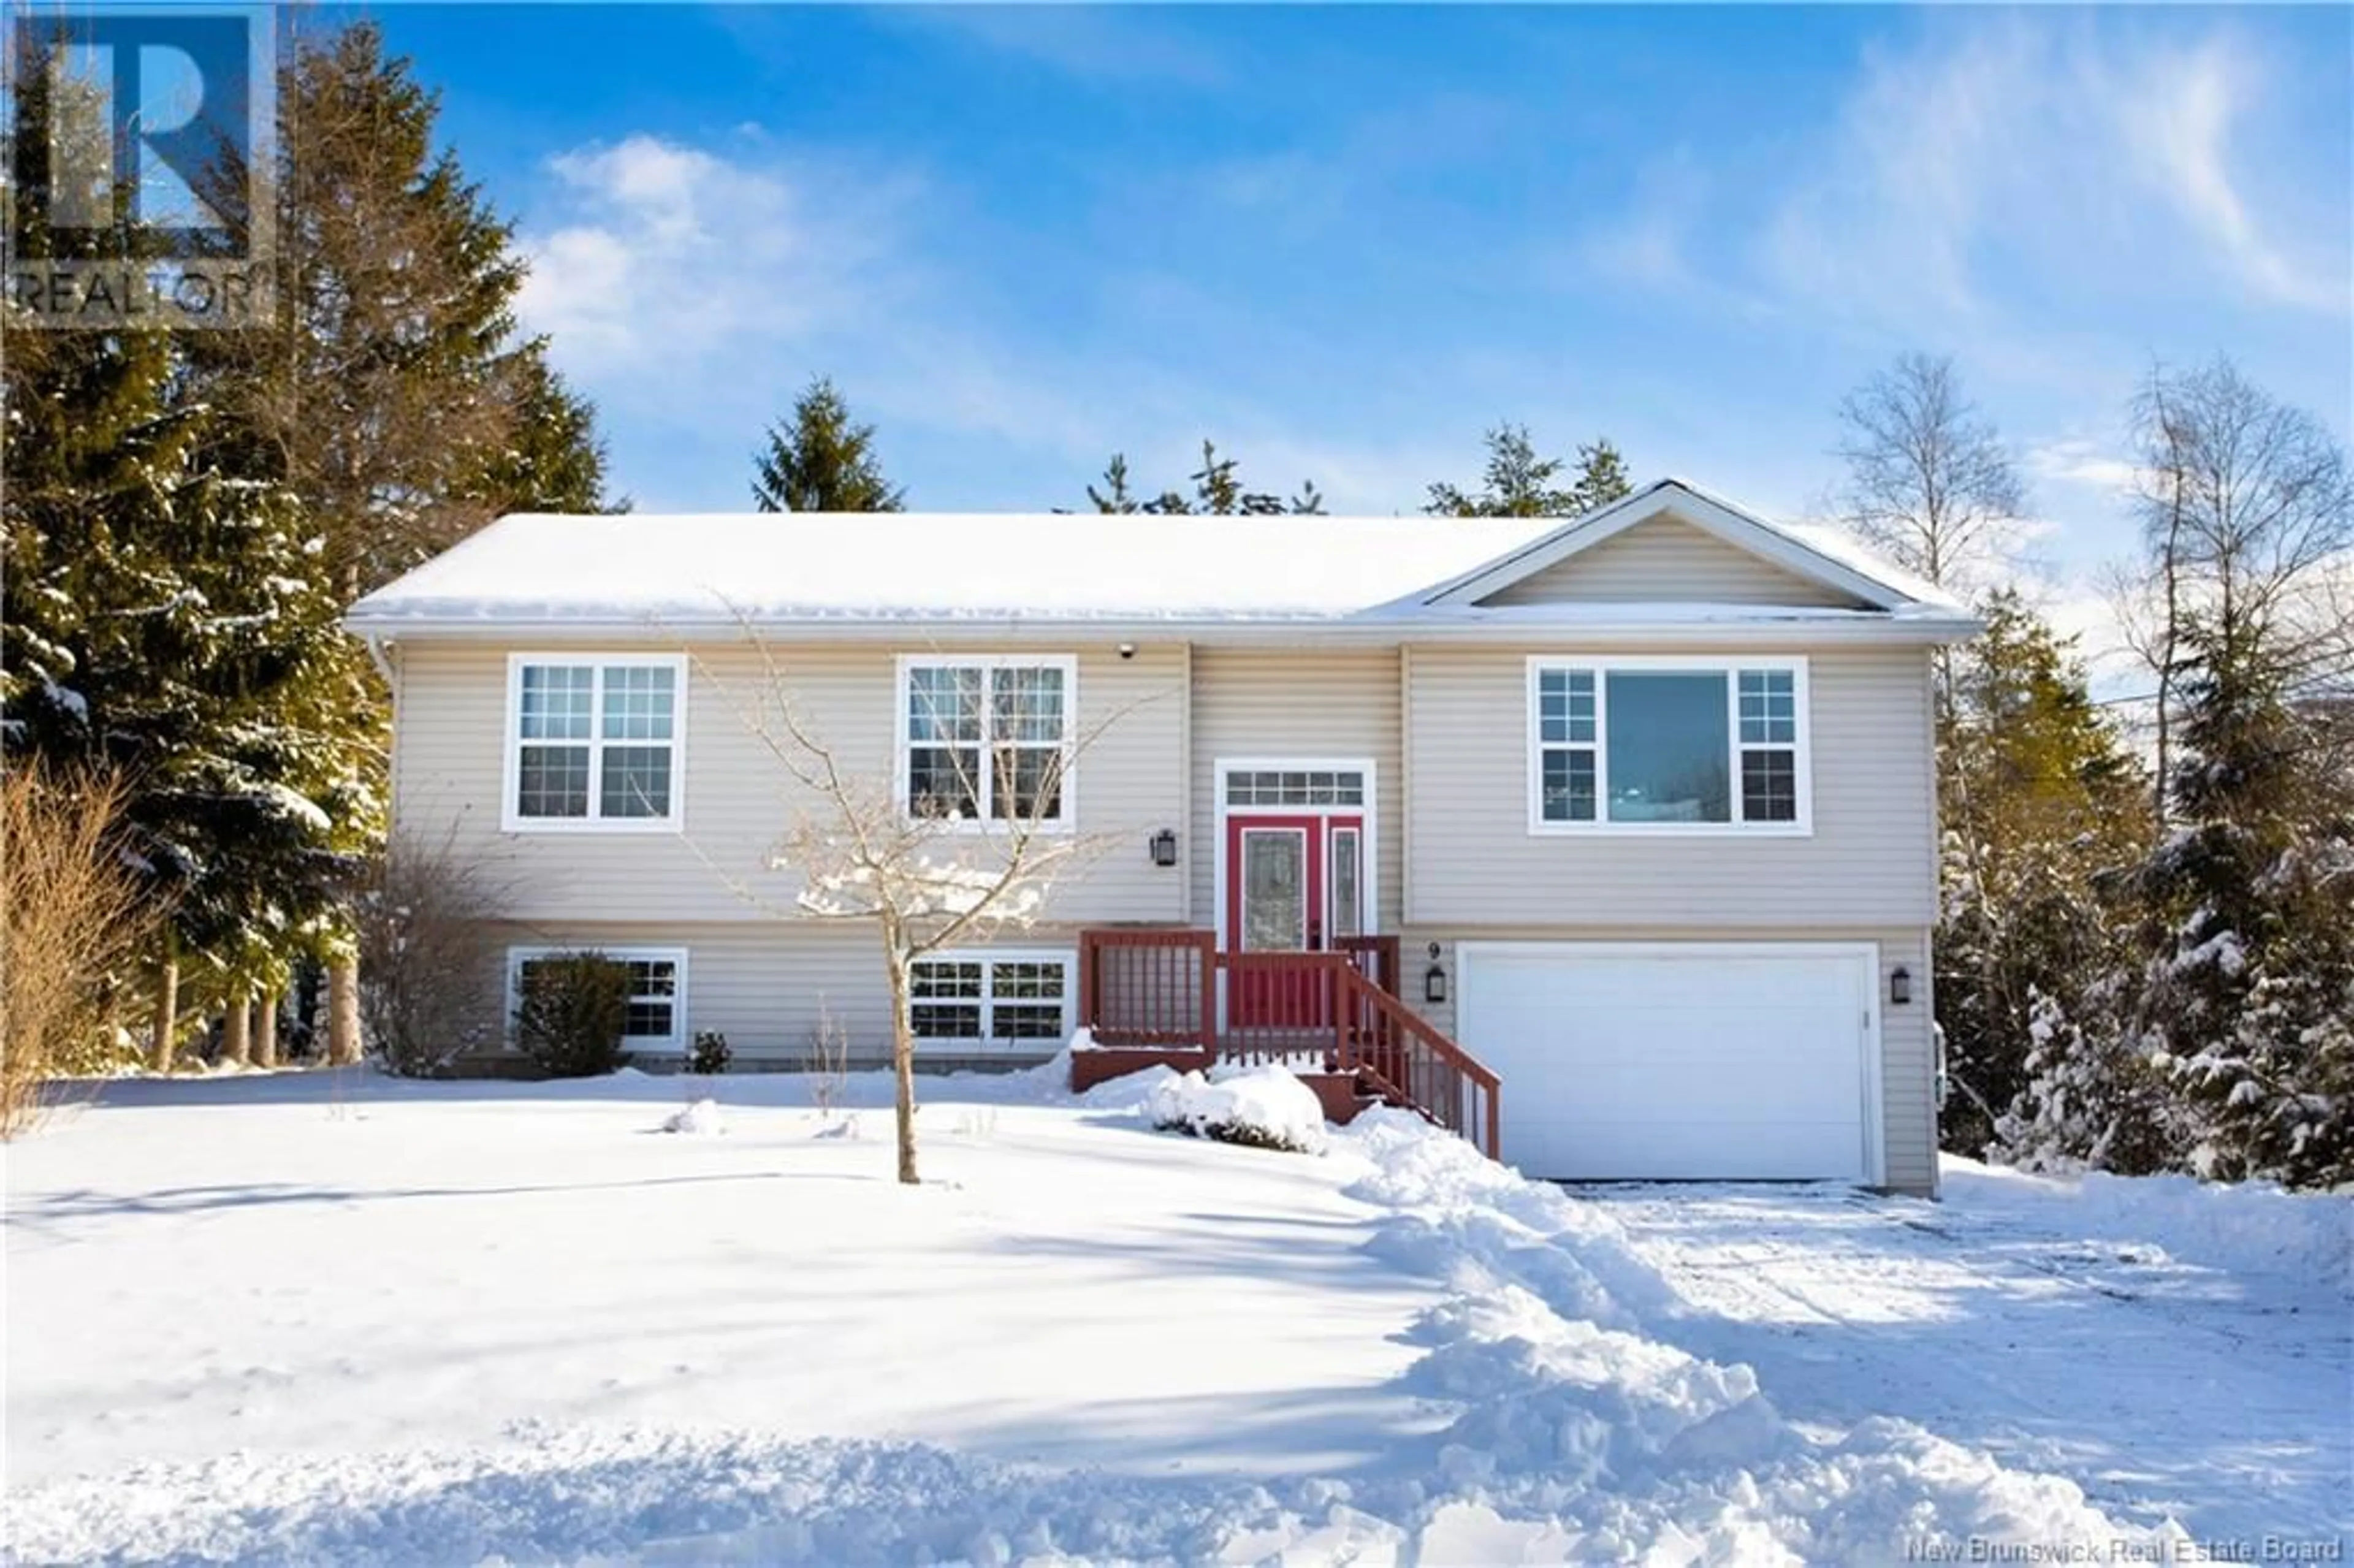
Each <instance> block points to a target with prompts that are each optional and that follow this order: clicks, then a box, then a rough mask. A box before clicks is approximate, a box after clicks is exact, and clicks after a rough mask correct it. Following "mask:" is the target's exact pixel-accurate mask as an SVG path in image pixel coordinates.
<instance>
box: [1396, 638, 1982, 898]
mask: <svg viewBox="0 0 2354 1568" xmlns="http://www.w3.org/2000/svg"><path fill="white" fill-rule="evenodd" d="M1531 652H1532V650H1529V649H1517V650H1508V649H1484V648H1482V649H1465V648H1453V647H1435V646H1430V645H1422V646H1417V647H1415V648H1413V649H1411V650H1409V651H1408V655H1407V657H1408V664H1407V670H1408V676H1407V680H1408V685H1409V688H1410V697H1409V702H1410V706H1411V709H1412V712H1413V715H1414V726H1413V733H1412V734H1411V735H1410V736H1408V737H1407V750H1408V761H1409V766H1410V768H1411V771H1412V775H1413V779H1414V790H1413V793H1412V795H1411V796H1410V797H1409V799H1408V800H1407V801H1406V814H1407V820H1406V848H1407V854H1408V857H1409V859H1410V862H1411V865H1410V867H1409V870H1408V874H1407V884H1408V885H1409V886H1410V887H1411V888H1412V889H1413V895H1414V896H1413V903H1412V906H1410V907H1408V908H1406V909H1405V911H1404V916H1405V919H1406V920H1408V921H1409V922H1412V923H1415V924H1423V925H1478V926H1509V925H1522V924H1531V923H1537V924H1551V923H1557V922H1562V921H1577V922H1580V923H1584V922H1585V921H1586V920H1588V919H1590V918H1592V917H1594V916H1607V918H1608V919H1609V920H1610V921H1612V922H1613V923H1614V924H1615V925H1616V926H1617V928H1618V929H1619V931H1620V932H1621V934H1622V935H1624V936H1626V937H1628V938H1640V937H1642V936H1645V935H1647V934H1648V933H1647V931H1646V927H1689V926H1691V925H1692V924H1693V923H1694V922H1695V921H1699V920H1705V921H1706V922H1707V923H1709V924H1710V925H1711V926H1712V927H1721V928H1723V929H1725V930H1728V931H1734V930H1741V929H1744V928H1745V929H1750V930H1753V931H1765V930H1779V929H1783V928H1786V927H1799V926H1807V927H1820V926H1828V925H1842V926H1857V925H1864V926H1920V925H1926V924H1928V923H1929V922H1931V921H1933V920H1934V919H1935V913H1936V906H1935V901H1936V878H1935V831H1934V821H1933V818H1934V810H1933V804H1932V802H1933V792H1934V789H1935V784H1934V781H1933V779H1932V777H1931V768H1930V736H1929V722H1930V721H1929V700H1928V667H1929V666H1928V654H1927V652H1925V651H1924V650H1922V649H1918V648H1889V649H1877V648H1872V649H1826V650H1819V651H1817V652H1813V653H1811V654H1810V655H1808V686H1809V691H1810V702H1809V709H1810V715H1811V720H1810V722H1811V730H1810V734H1811V736H1812V748H1813V758H1812V775H1813V780H1814V831H1813V832H1812V833H1811V835H1808V836H1804V837H1800V836H1757V837H1750V836H1747V835H1744V834H1742V833H1740V832H1717V833H1711V834H1697V835H1673V834H1654V835H1649V836H1630V835H1617V836H1614V835H1609V834H1606V833H1561V834H1537V833H1532V832H1530V831H1529V800H1528V746H1529V740H1528V657H1529V654H1530V653H1531ZM1594 656H1596V657H1599V658H1605V659H1606V658H1607V653H1606V652H1597V653H1595V654H1594ZM1735 659H1737V656H1728V662H1734V660H1735Z"/></svg>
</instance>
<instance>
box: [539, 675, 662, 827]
mask: <svg viewBox="0 0 2354 1568" xmlns="http://www.w3.org/2000/svg"><path fill="white" fill-rule="evenodd" d="M507 678H508V702H507V712H508V725H507V748H508V749H507V789H506V802H505V810H504V825H505V827H506V828H507V829H508V831H510V832H527V831H532V830H535V829H542V828H591V827H606V828H611V829H615V830H617V831H649V830H655V831H660V830H669V829H673V828H675V827H676V826H677V825H678V823H679V819H680V811H679V798H678V797H679V788H680V778H679V741H680V736H681V735H682V734H683V733H684V726H685V714H684V707H685V690H684V688H685V683H686V681H685V662H684V660H683V659H680V658H678V657H676V656H674V655H652V656H646V655H619V654H606V655H594V654H580V655H522V654H518V655H516V656H515V657H514V659H512V660H511V661H509V666H508V677H507Z"/></svg>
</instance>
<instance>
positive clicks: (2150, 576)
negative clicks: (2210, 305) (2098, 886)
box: [2121, 358, 2354, 817]
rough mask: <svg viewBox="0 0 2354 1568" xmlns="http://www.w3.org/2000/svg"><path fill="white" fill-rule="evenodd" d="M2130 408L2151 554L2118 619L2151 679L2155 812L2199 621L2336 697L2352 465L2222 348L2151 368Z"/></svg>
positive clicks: (2345, 644) (2349, 567)
mask: <svg viewBox="0 0 2354 1568" xmlns="http://www.w3.org/2000/svg"><path fill="white" fill-rule="evenodd" d="M2133 415H2134V423H2135V428H2136V436H2137V444H2138V446H2139V449H2140V450H2139V454H2138V455H2139V468H2140V480H2139V483H2138V489H2137V505H2138V509H2139V511H2140V514H2141V522H2142V535H2143V540H2144V544H2145V546H2146V550H2147V555H2146V556H2145V563H2146V567H2145V571H2144V573H2143V574H2142V575H2141V577H2139V578H2138V579H2137V580H2135V581H2132V582H2129V583H2128V584H2126V593H2125V594H2124V595H2122V596H2121V598H2122V599H2125V600H2126V603H2127V606H2128V609H2129V611H2130V613H2127V614H2126V615H2125V616H2123V617H2122V619H2124V620H2126V625H2127V629H2128V640H2129V643H2130V645H2131V647H2132V648H2133V650H2134V651H2135V652H2136V653H2137V655H2138V656H2139V657H2140V658H2141V659H2142V661H2143V662H2145V663H2146V664H2147V665H2148V667H2149V669H2150V671H2151V673H2153V674H2154V675H2155V676H2156V677H2157V680H2158V705H2157V706H2158V713H2157V725H2158V735H2157V747H2158V757H2157V761H2158V784H2157V789H2158V810H2159V813H2160V815H2161V817H2162V816H2163V815H2164V812H2165V809H2166V800H2165V794H2166V789H2167V783H2168V751H2169V745H2170V739H2171V732H2172V723H2173V716H2174V709H2175V706H2176V687H2177V684H2178V683H2179V679H2180V677H2181V675H2182V674H2183V673H2184V657H2185V655H2184V652H2183V639H2184V632H2185V630H2186V628H2187V627H2189V626H2190V624H2191V623H2192V622H2193V621H2194V620H2196V621H2200V622H2203V623H2204V624H2205V625H2206V626H2207V627H2208V629H2209V630H2210V632H2211V635H2212V638H2213V640H2214V641H2218V642H2220V643H2221V644H2223V645H2226V646H2231V647H2235V648H2244V649H2248V650H2252V651H2256V652H2258V653H2259V654H2260V656H2261V657H2262V658H2263V659H2264V660H2265V661H2266V662H2268V664H2269V666H2270V673H2273V674H2274V675H2276V676H2278V677H2279V679H2280V681H2281V683H2282V685H2283V686H2284V688H2285V689H2286V690H2288V691H2290V692H2292V693H2296V694H2301V695H2305V696H2309V697H2313V698H2317V699H2327V698H2329V697H2332V696H2338V695H2343V694H2344V693H2345V691H2346V689H2347V686H2348V683H2349V677H2354V626H2349V619H2348V616H2347V614H2346V611H2347V609H2348V608H2349V598H2354V595H2349V580H2354V475H2349V471H2348V468H2347V462H2346V453H2345V450H2344V449H2343V448H2342V447H2341V446H2340V445H2339V444H2338V442H2337V441H2336V440H2334V439H2332V437H2331V436H2330V434H2329V432H2328V431H2327V429H2324V428H2323V427H2322V425H2321V422H2320V421H2319V420H2317V419H2316V418H2313V416H2312V415H2310V414H2307V413H2306V412H2305V411H2304V410H2302V409H2299V408H2291V407H2289V406H2288V405H2286V404H2284V403H2282V402H2280V401H2278V400H2277V399H2275V398H2274V397H2272V396H2271V395H2270V394H2269V393H2267V392H2265V391H2264V389H2263V388H2261V387H2257V386H2255V385H2254V384H2253V383H2252V382H2250V381H2249V380H2248V379H2247V378H2246V377H2245V376H2243V375H2241V374H2240V371H2239V368H2238V367H2237V366H2234V365H2233V364H2232V362H2231V361H2230V360H2229V359H2225V358H2217V359H2215V360H2213V361H2211V362H2210V363H2209V364H2207V365H2203V366H2198V367H2196V368H2193V369H2190V370H2173V371H2169V370H2168V369H2166V368H2164V367H2163V366H2161V367H2159V368H2158V369H2155V370H2153V371H2152V372H2151V373H2150V376H2149V380H2148V381H2147V383H2146V384H2145V385H2144V387H2143V388H2142V390H2141V392H2140V394H2139V395H2138V396H2137V397H2136V398H2135V401H2134V408H2133Z"/></svg>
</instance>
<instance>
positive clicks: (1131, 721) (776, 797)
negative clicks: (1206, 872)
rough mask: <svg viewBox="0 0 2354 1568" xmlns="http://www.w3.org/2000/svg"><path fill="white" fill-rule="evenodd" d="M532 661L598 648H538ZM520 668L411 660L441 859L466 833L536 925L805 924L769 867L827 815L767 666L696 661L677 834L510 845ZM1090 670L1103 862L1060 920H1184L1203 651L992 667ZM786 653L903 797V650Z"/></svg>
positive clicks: (814, 708) (1081, 700)
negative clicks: (1184, 840) (790, 836)
mask: <svg viewBox="0 0 2354 1568" xmlns="http://www.w3.org/2000/svg"><path fill="white" fill-rule="evenodd" d="M515 651H520V652H533V653H538V652H559V651H560V652H570V653H577V654H579V655H581V656H587V655H589V654H593V653H594V652H599V651H600V650H599V649H597V648H596V647H594V646H593V645H584V644H573V645H571V646H570V647H569V648H567V647H566V645H564V644H560V643H551V642H543V641H534V642H530V643H527V644H517V645H515ZM633 651H636V652H645V651H646V650H644V649H643V648H642V647H641V648H638V649H635V650H633ZM509 652H510V649H509V648H507V647H501V646H485V645H482V644H476V643H460V642H439V643H436V642H420V643H417V644H413V645H410V646H408V647H403V648H400V649H398V650H397V651H396V653H395V657H396V659H397V661H398V692H399V697H398V701H399V715H400V724H399V727H398V731H397V733H396V736H395V740H394V752H393V790H394V795H393V801H394V811H395V816H396V820H397V821H398V825H399V827H400V828H401V829H402V831H404V832H411V833H416V834H419V835H420V836H422V837H424V838H426V839H429V840H430V841H433V842H440V840H441V839H442V838H443V836H444V835H445V834H446V835H449V836H450V839H451V843H452V846H453V848H454V849H455V850H456V852H457V853H460V854H461V855H464V856H466V857H467V858H469V859H472V860H475V861H479V862H482V863H485V864H486V865H488V866H490V867H491V868H492V871H493V875H494V876H495V877H496V879H497V880H498V881H500V882H501V883H502V884H504V886H505V888H506V890H507V900H506V905H507V908H508V909H509V911H510V912H511V913H512V914H513V915H514V916H515V917H516V918H518V919H522V920H526V921H544V920H552V919H564V918H572V919H578V918H580V917H582V916H596V917H615V916H622V915H626V916H628V917H629V918H630V919H631V921H633V922H681V921H684V922H715V921H716V922H726V921H737V920H754V919H764V918H769V917H770V916H769V912H768V911H767V910H764V909H763V908H762V907H761V905H766V906H770V907H771V908H779V907H790V905H791V903H792V900H793V898H794V896H795V895H796V893H797V892H798V891H799V888H800V885H801V884H800V880H799V878H798V877H797V876H795V875H794V874H791V873H790V872H783V871H778V870H775V869H772V868H771V867H770V866H769V856H770V853H771V852H772V850H773V849H774V848H775V846H776V844H777V842H778V841H779V839H780V837H781V836H782V835H783V833H784V832H785V831H786V830H787V828H788V827H789V825H790V823H791V821H793V818H794V815H795V811H796V810H797V809H798V808H800V807H802V806H807V805H811V804H813V802H814V797H811V796H808V795H807V794H806V793H805V792H798V791H797V789H796V787H795V786H794V785H793V784H792V783H791V780H790V778H789V776H788V775H787V773H786V770H785V768H784V766H783V764H782V763H780V762H779V760H778V759H777V758H776V757H775V756H774V755H773V754H772V753H771V752H770V751H769V749H768V748H767V747H765V746H764V745H763V744H762V743H761V741H760V740H759V738H758V736H756V735H755V733H754V730H753V727H752V721H751V719H750V717H749V716H748V715H751V714H753V713H757V712H758V710H759V709H760V707H761V705H762V702H763V694H764V692H765V690H766V683H765V681H764V676H763V667H762V662H761V658H760V655H759V653H758V651H756V650H754V649H751V648H748V647H746V646H743V645H740V644H722V645H706V646H703V647H698V648H693V649H690V650H689V651H688V652H690V653H691V655H692V667H691V670H690V673H689V676H688V683H687V693H688V694H687V715H686V726H685V735H684V754H683V756H682V758H681V760H680V772H679V789H681V791H682V803H683V806H684V832H678V833H662V832H654V833H608V832H593V831H576V832H515V833H508V832H502V831H501V829H500V807H501V803H502V799H501V797H502V791H503V789H504V782H503V779H504V765H505V751H506V746H507V738H506V722H507V715H506V701H507V656H508V653H509ZM771 652H772V654H773V657H774V659H775V662H776V664H777V667H778V669H779V671H780V672H781V673H782V678H783V681H784V683H785V684H786V685H787V686H788V687H789V689H790V692H791V694H792V696H793V699H794V702H795V705H796V707H797V708H798V710H799V711H800V713H801V715H802V720H803V722H804V724H805V725H806V726H808V727H809V729H810V730H811V733H812V734H813V735H814V736H817V737H818V738H820V739H821V740H822V742H823V743H824V744H825V745H827V746H828V747H832V749H833V751H834V753H835V755H836V756H837V758H839V759H840V760H841V762H842V764H843V766H844V767H845V768H847V769H850V770H852V771H854V773H856V774H858V775H860V776H862V777H865V778H870V779H885V780H887V779H890V778H891V777H892V771H893V768H894V753H893V742H894V738H895V736H896V734H897V727H898V722H899V720H898V715H897V711H896V710H897V704H898V696H897V667H896V653H895V652H894V651H893V650H892V649H889V648H887V647H864V646H855V645H852V646H844V645H839V644H837V645H830V646H814V645H813V646H790V645H780V646H778V647H776V648H774V649H772V650H771ZM990 652H991V653H992V654H996V655H999V656H1002V655H1004V654H1007V653H1023V652H1027V653H1036V654H1041V655H1050V654H1061V653H1070V652H1076V655H1077V658H1078V711H1077V715H1076V730H1077V733H1079V734H1080V735H1082V736H1092V739H1091V740H1090V741H1089V743H1088V744H1087V747H1086V749H1085V751H1084V753H1083V755H1082V756H1081V757H1080V758H1079V760H1078V763H1077V765H1076V775H1075V781H1074V804H1075V805H1076V817H1077V822H1076V831H1077V832H1078V833H1079V834H1080V835H1081V836H1082V838H1083V839H1084V840H1086V841H1087V842H1088V844H1089V846H1090V848H1091V849H1093V850H1095V851H1096V852H1097V853H1094V855H1093V856H1092V858H1091V859H1090V860H1089V862H1088V863H1087V864H1086V865H1085V866H1084V867H1083V868H1081V869H1079V870H1077V871H1076V872H1074V873H1073V874H1071V875H1070V876H1069V877H1068V878H1067V879H1066V881H1065V882H1064V883H1063V884H1061V885H1059V886H1058V887H1057V888H1056V891H1055V897H1054V900H1053V901H1052V902H1051V903H1050V905H1049V906H1048V907H1047V911H1046V913H1047V915H1048V916H1049V917H1050V918H1054V919H1056V920H1061V921H1066V922H1076V921H1088V920H1174V919H1178V918H1181V917H1182V892H1183V884H1182V878H1181V877H1180V876H1179V875H1178V874H1176V873H1174V872H1171V871H1162V870H1158V869H1157V868H1155V867H1153V866H1152V865H1151V864H1150V857H1149V855H1148V854H1147V853H1146V842H1147V840H1148V839H1149V838H1150V834H1151V832H1153V831H1154V830H1155V829H1157V828H1161V827H1168V826H1174V825H1177V824H1178V823H1180V822H1182V821H1183V811H1184V788H1185V748H1184V734H1185V729H1184V707H1185V700H1186V690H1185V667H1186V652H1185V649H1184V647H1183V645H1182V644H1175V643H1172V644H1164V645H1156V646H1150V647H1144V648H1141V649H1140V650H1139V651H1138V652H1137V654H1136V657H1135V658H1134V659H1132V660H1123V659H1121V658H1120V657H1119V654H1118V652H1116V651H1115V650H1114V649H1113V648H1112V647H1111V646H1109V645H1104V646H1096V647H1081V648H1078V649H1076V650H1074V649H1072V648H1070V647H1069V646H1067V645H1064V646H1053V645H1039V646H1021V647H1014V648H1002V649H1001V648H991V650H990ZM771 722H772V724H773V720H772V721H771ZM1098 732H1099V733H1098ZM788 744H789V743H788ZM736 885H740V886H741V887H742V888H743V889H744V890H746V892H748V893H749V894H751V895H754V896H753V897H751V898H748V897H746V896H745V895H743V894H739V893H738V892H737V891H736V890H735V888H736ZM755 900H757V902H756V901H755Z"/></svg>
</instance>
